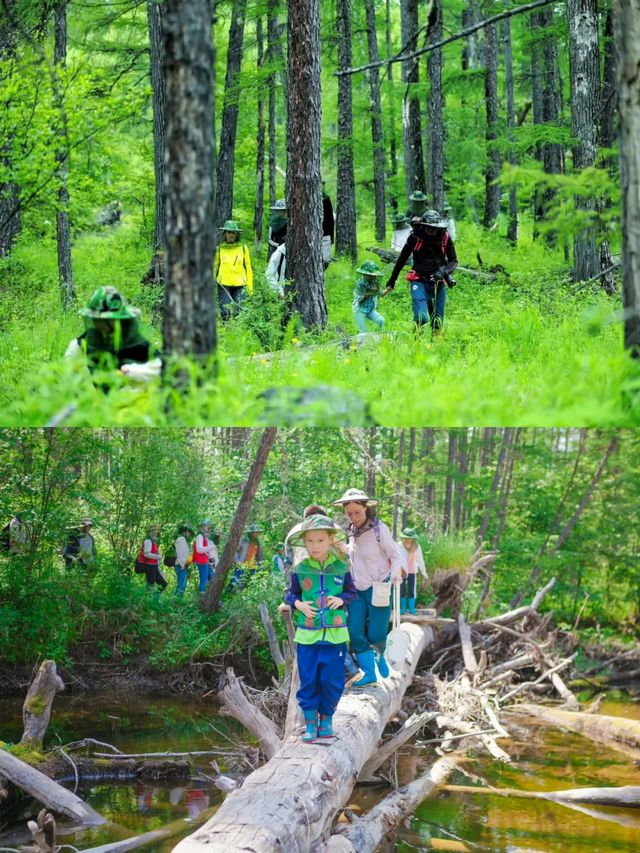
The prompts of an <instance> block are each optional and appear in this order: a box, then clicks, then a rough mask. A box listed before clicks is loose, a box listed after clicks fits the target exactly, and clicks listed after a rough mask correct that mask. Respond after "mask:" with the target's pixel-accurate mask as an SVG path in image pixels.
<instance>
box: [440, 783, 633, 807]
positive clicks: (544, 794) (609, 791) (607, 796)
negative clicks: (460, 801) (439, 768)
mask: <svg viewBox="0 0 640 853" xmlns="http://www.w3.org/2000/svg"><path fill="white" fill-rule="evenodd" d="M442 790H443V791H447V792H448V793H450V794H486V795H487V796H497V797H520V798H522V799H530V800H552V801H553V802H555V803H561V804H564V803H567V804H573V803H579V804H582V805H587V806H589V805H590V806H614V807H616V808H626V809H637V808H640V787H639V786H637V785H624V786H622V787H620V788H571V789H569V790H566V791H521V790H518V789H516V788H483V787H477V786H475V785H444V786H443V788H442Z"/></svg>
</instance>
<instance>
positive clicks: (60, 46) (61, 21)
mask: <svg viewBox="0 0 640 853" xmlns="http://www.w3.org/2000/svg"><path fill="white" fill-rule="evenodd" d="M54 22H55V44H54V50H53V63H54V81H55V82H54V100H55V104H56V110H57V112H58V116H57V121H58V123H59V125H58V129H57V136H58V148H57V151H56V164H57V167H56V173H57V179H58V191H57V203H56V238H57V240H56V242H57V248H58V282H59V285H60V300H61V302H62V310H63V311H66V310H67V309H68V308H70V307H71V306H72V305H73V304H74V303H75V301H76V292H75V288H74V285H73V270H72V267H71V226H70V224H69V189H68V174H69V140H68V137H67V113H66V108H65V105H64V95H63V90H64V86H63V85H62V84H61V80H60V71H61V70H62V72H63V73H64V70H65V68H66V64H67V0H65V1H64V2H63V3H56V5H55V7H54Z"/></svg>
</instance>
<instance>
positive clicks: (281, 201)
mask: <svg viewBox="0 0 640 853" xmlns="http://www.w3.org/2000/svg"><path fill="white" fill-rule="evenodd" d="M286 209H287V203H286V201H285V200H284V199H283V198H279V199H278V201H277V202H276V203H275V204H272V205H271V207H270V208H269V210H286Z"/></svg>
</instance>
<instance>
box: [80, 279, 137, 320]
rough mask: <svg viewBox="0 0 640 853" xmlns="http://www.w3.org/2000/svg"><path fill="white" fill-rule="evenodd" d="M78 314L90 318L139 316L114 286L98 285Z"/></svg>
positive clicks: (120, 318) (131, 318) (129, 318)
mask: <svg viewBox="0 0 640 853" xmlns="http://www.w3.org/2000/svg"><path fill="white" fill-rule="evenodd" d="M79 314H80V315H81V316H82V317H89V318H90V319H92V320H135V319H136V317H139V316H140V312H139V311H138V309H137V308H132V307H131V306H130V305H127V302H126V300H125V298H124V296H123V295H122V294H121V293H120V291H119V290H117V288H115V287H99V288H98V289H97V290H95V291H94V293H93V295H92V297H91V299H90V300H89V302H88V303H87V305H86V306H85V307H84V308H81V309H80V311H79Z"/></svg>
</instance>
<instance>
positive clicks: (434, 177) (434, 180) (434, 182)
mask: <svg viewBox="0 0 640 853" xmlns="http://www.w3.org/2000/svg"><path fill="white" fill-rule="evenodd" d="M435 8H436V19H435V21H434V23H433V26H432V28H431V30H430V34H431V41H433V42H437V41H440V40H441V39H442V4H441V3H440V2H437V3H436V7H435ZM427 67H428V73H429V100H428V102H427V112H428V115H429V128H428V144H429V152H428V156H429V159H428V164H429V168H428V172H427V179H428V187H429V189H428V192H429V195H430V196H431V201H432V204H433V206H434V207H435V209H436V210H439V211H442V209H443V207H444V91H443V89H442V48H437V49H436V50H432V51H431V53H430V54H429V58H428V62H427Z"/></svg>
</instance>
